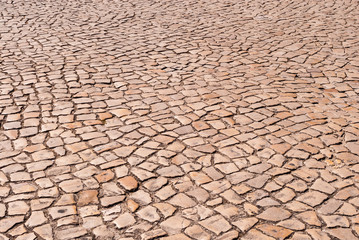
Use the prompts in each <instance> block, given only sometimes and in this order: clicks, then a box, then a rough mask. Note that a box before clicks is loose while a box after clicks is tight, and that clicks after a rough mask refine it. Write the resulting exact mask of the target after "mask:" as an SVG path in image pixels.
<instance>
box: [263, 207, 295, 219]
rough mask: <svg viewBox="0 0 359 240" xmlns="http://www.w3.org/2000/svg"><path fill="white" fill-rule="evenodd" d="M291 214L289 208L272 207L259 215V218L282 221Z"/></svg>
mask: <svg viewBox="0 0 359 240" xmlns="http://www.w3.org/2000/svg"><path fill="white" fill-rule="evenodd" d="M290 216H291V213H290V212H289V211H287V210H284V209H281V208H277V207H270V208H268V209H267V210H265V211H264V212H262V213H261V214H259V215H258V218H260V219H264V220H268V221H280V220H284V219H287V218H289V217H290Z"/></svg>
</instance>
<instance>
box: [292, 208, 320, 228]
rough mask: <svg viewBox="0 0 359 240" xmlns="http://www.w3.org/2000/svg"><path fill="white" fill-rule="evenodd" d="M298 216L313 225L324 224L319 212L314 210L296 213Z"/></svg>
mask: <svg viewBox="0 0 359 240" xmlns="http://www.w3.org/2000/svg"><path fill="white" fill-rule="evenodd" d="M296 217H297V218H299V219H300V220H302V221H303V222H304V223H307V224H309V225H312V226H318V227H320V226H321V225H322V223H321V222H320V220H319V218H318V216H317V214H316V213H315V212H314V211H306V212H302V213H299V214H298V215H296Z"/></svg>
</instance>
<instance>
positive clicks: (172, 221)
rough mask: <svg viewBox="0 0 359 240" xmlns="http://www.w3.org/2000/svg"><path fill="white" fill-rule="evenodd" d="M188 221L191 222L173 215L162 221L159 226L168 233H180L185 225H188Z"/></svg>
mask: <svg viewBox="0 0 359 240" xmlns="http://www.w3.org/2000/svg"><path fill="white" fill-rule="evenodd" d="M190 223H191V222H190V221H189V220H187V219H185V218H182V217H179V216H173V217H170V218H168V219H167V220H165V221H163V222H162V223H161V224H160V226H161V228H162V229H163V230H165V231H166V232H167V233H168V234H177V233H180V232H181V231H182V230H183V229H185V228H186V227H188V226H189V225H190Z"/></svg>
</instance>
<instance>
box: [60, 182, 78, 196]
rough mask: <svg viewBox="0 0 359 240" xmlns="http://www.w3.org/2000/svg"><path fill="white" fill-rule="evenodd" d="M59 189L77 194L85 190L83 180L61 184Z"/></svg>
mask: <svg viewBox="0 0 359 240" xmlns="http://www.w3.org/2000/svg"><path fill="white" fill-rule="evenodd" d="M59 187H60V188H61V189H62V190H63V191H65V192H67V193H75V192H79V191H81V190H82V189H83V184H82V181H81V180H79V179H74V180H68V181H63V182H61V183H60V184H59Z"/></svg>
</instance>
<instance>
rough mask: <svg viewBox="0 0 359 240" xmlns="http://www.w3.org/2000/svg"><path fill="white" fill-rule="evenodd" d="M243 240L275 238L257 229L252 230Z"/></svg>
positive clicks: (270, 239) (271, 239)
mask: <svg viewBox="0 0 359 240" xmlns="http://www.w3.org/2000/svg"><path fill="white" fill-rule="evenodd" d="M241 239H244V240H252V239H264V240H274V239H275V238H272V237H269V236H267V235H264V234H263V233H261V232H260V231H258V230H256V229H252V230H250V231H249V232H248V233H247V234H245V235H244V236H243V237H242V238H241Z"/></svg>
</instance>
